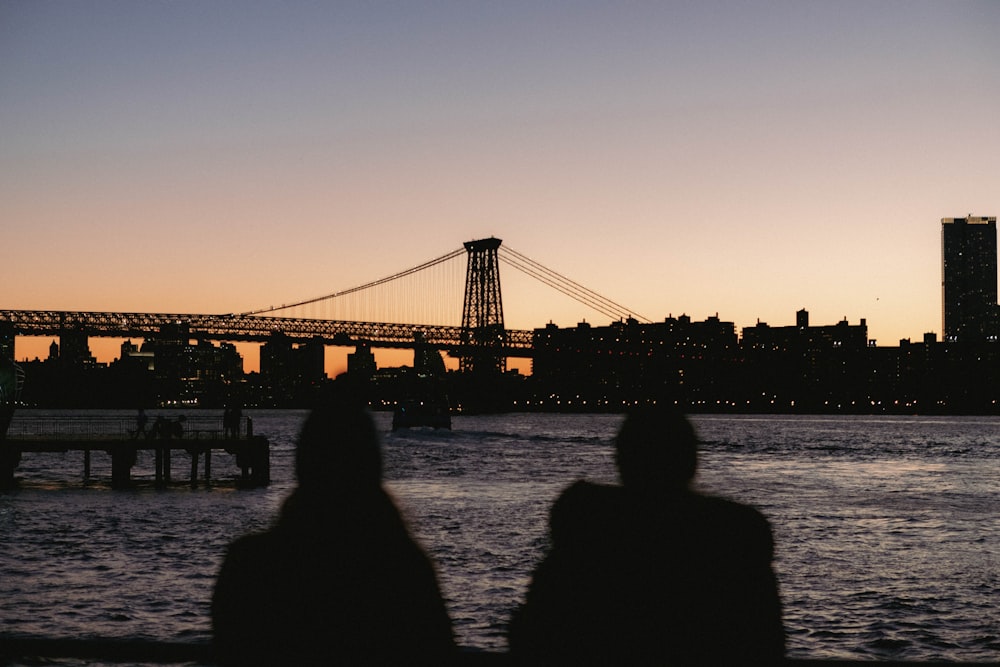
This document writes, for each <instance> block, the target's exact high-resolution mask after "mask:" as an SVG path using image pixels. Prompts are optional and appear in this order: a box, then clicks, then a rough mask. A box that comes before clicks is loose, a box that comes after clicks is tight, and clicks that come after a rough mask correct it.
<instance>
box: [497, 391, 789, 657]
mask: <svg viewBox="0 0 1000 667" xmlns="http://www.w3.org/2000/svg"><path fill="white" fill-rule="evenodd" d="M616 458H617V464H618V470H619V474H620V476H621V481H622V485H621V486H606V485H598V484H592V483H589V482H583V481H581V482H576V483H575V484H573V485H571V486H570V487H569V488H568V489H567V490H566V491H564V492H563V494H562V495H561V496H560V497H559V499H558V500H557V501H556V502H555V504H554V505H553V507H552V510H551V515H550V537H551V547H550V550H549V552H548V554H547V555H546V556H545V558H544V560H543V561H542V562H541V564H540V565H539V566H538V568H537V570H536V571H535V572H534V575H533V578H532V581H531V584H530V586H529V589H528V592H527V596H526V599H525V603H524V604H523V605H522V606H521V607H520V608H519V609H518V610H516V611H515V613H514V616H513V618H512V619H511V624H510V628H509V641H510V648H511V652H512V653H513V654H514V656H515V657H516V658H517V659H518V660H519V661H520V662H521V663H523V664H529V665H557V664H558V665H561V664H574V665H607V664H623V665H636V664H656V665H712V666H715V665H771V664H777V663H780V662H781V661H782V660H783V656H784V649H785V636H784V629H783V626H782V620H781V601H780V598H779V594H778V586H777V582H776V579H775V576H774V572H773V570H772V566H771V559H772V556H773V550H774V544H773V540H772V535H771V529H770V525H769V524H768V522H767V520H766V519H765V518H764V517H763V516H762V515H761V514H760V513H759V512H758V511H757V510H755V509H753V508H751V507H748V506H745V505H740V504H737V503H734V502H731V501H727V500H722V499H720V498H712V497H708V496H704V495H700V494H698V493H696V492H694V491H693V490H691V488H690V484H691V481H692V479H693V478H694V474H695V469H696V467H697V440H696V437H695V434H694V430H693V429H692V427H691V425H690V423H689V422H688V421H687V419H685V417H684V416H683V415H682V414H680V413H679V412H675V411H673V410H670V409H646V410H641V411H637V412H635V413H633V414H630V415H628V416H627V417H626V419H625V421H624V423H623V425H622V427H621V430H620V431H619V433H618V437H617V440H616Z"/></svg>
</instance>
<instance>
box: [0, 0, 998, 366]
mask: <svg viewBox="0 0 1000 667" xmlns="http://www.w3.org/2000/svg"><path fill="white" fill-rule="evenodd" d="M998 24H1000V6H998V5H996V3H992V2H968V3H962V4H945V3H935V2H885V3H878V4H875V5H872V4H871V3H862V2H847V3H837V4H836V5H832V4H829V3H791V2H789V3H783V2H758V3H735V2H714V3H699V4H696V5H687V4H681V3H665V4H655V5H637V6H631V7H628V8H621V7H619V6H617V5H612V4H602V3H586V2H585V3H573V4H560V3H553V4H547V5H543V6H537V5H535V4H534V3H532V4H527V3H517V2H515V3H504V5H503V6H494V5H490V6H464V5H452V4H445V3H418V4H413V5H407V6H405V7H395V8H390V7H388V6H376V5H369V4H363V5H357V6H350V5H341V4H335V5H332V6H326V5H312V4H307V3H303V4H299V5H295V6H293V7H288V6H286V5H280V4H276V3H268V2H252V3H229V2H220V3H213V4H212V5H210V6H205V5H203V4H201V3H194V2H186V1H180V2H172V3H135V4H122V3H112V2H82V3H34V2H20V1H11V2H6V3H4V4H3V5H2V6H0V58H3V62H4V63H5V65H4V68H2V70H0V121H2V127H4V130H3V131H2V140H3V142H4V151H2V153H0V221H2V225H3V229H4V233H5V237H6V243H5V245H6V247H8V248H10V249H13V251H12V252H9V253H8V256H7V258H6V262H5V289H4V299H3V300H4V303H3V304H2V305H3V306H4V307H5V308H14V309H57V310H63V309H64V310H102V311H106V310H112V311H140V312H177V313H183V312H204V313H211V312H234V311H235V312H239V311H243V310H249V309H253V308H257V307H261V306H265V305H267V304H271V303H283V302H289V301H293V300H296V299H300V298H309V297H312V296H314V295H316V294H322V293H329V292H333V291H336V290H339V289H344V288H346V287H350V286H354V285H358V284H362V283H364V282H366V281H369V280H373V279H377V278H379V277H381V276H386V275H390V274H392V273H393V272H395V271H398V270H401V269H402V268H404V267H406V266H412V265H413V263H415V262H418V261H421V260H424V259H427V258H430V257H436V256H439V255H440V254H442V253H443V252H447V251H448V250H449V249H451V248H455V247H458V246H459V245H460V244H461V243H462V242H464V241H468V240H471V239H476V238H485V237H488V236H496V237H498V238H502V239H504V242H505V243H507V244H510V245H511V246H513V247H515V248H518V249H520V250H522V251H524V252H526V253H527V254H528V255H530V256H531V257H533V258H535V259H537V260H539V261H540V262H542V263H543V264H545V265H546V266H550V267H552V268H554V269H556V270H558V271H560V272H561V273H563V274H564V275H567V276H570V277H572V278H573V279H575V280H578V281H580V282H582V283H584V284H585V285H587V286H588V287H591V288H593V289H595V290H596V291H598V292H600V293H602V294H605V295H606V296H608V297H609V298H612V299H614V300H615V301H618V302H620V303H624V304H626V305H628V306H629V307H630V308H634V309H635V310H636V311H637V312H640V313H642V314H644V315H645V316H647V317H649V318H651V319H653V320H659V319H662V318H664V317H666V316H668V315H674V316H677V315H680V314H682V313H684V314H687V315H689V316H691V317H692V318H694V319H696V320H701V319H704V318H705V317H708V316H711V315H714V314H715V313H718V314H719V315H720V317H722V318H724V319H726V320H729V321H733V322H735V323H736V324H737V326H739V327H741V328H742V327H744V326H751V325H753V324H754V323H755V322H756V321H757V320H758V319H759V320H761V321H765V322H768V323H770V324H773V325H777V326H780V325H785V324H788V323H790V322H792V321H794V313H795V312H796V311H797V310H799V309H800V308H806V309H808V310H809V311H810V313H811V314H812V318H813V320H814V321H816V322H824V323H835V322H838V321H840V320H842V319H843V318H847V319H848V320H850V321H851V322H857V321H859V320H861V319H865V320H866V321H867V322H868V325H869V328H870V336H871V337H872V338H875V339H877V340H878V342H879V344H880V345H895V344H897V342H898V340H899V339H901V338H919V337H920V336H922V335H923V334H924V333H926V332H934V333H937V334H938V335H939V336H940V335H941V334H942V331H941V307H942V306H941V256H940V232H939V231H938V225H939V221H940V220H941V219H942V218H948V217H958V216H965V215H966V214H972V215H983V216H992V215H996V212H997V211H998V210H1000V188H998V187H997V183H1000V166H998V165H997V164H996V161H995V160H991V159H990V158H989V156H991V155H994V154H996V153H997V152H998V150H1000V129H998V127H997V125H996V123H995V122H994V120H993V118H992V117H993V115H994V110H995V109H996V108H997V105H998V103H1000V86H996V85H995V84H996V70H995V63H996V62H998V61H1000V45H998V44H997V43H996V41H995V39H994V36H993V32H994V30H995V26H997V25H998ZM980 156H985V157H980ZM503 280H504V284H505V291H504V297H505V298H504V301H505V315H506V319H507V324H508V326H510V327H512V328H534V327H540V326H544V325H545V324H546V323H547V322H548V321H549V320H550V319H551V320H553V321H555V323H556V324H558V325H560V326H573V325H575V323H576V322H577V321H579V320H580V319H582V318H583V317H586V318H587V319H588V321H595V323H597V324H602V322H599V321H597V320H596V319H595V318H594V317H593V316H592V315H588V314H586V313H583V312H581V311H580V310H577V309H573V308H570V307H567V306H566V305H565V304H564V303H562V302H559V301H549V300H547V299H542V298H540V297H537V298H536V297H533V298H526V299H522V300H518V299H516V298H514V297H515V295H516V292H517V285H516V282H517V280H516V277H514V276H509V275H504V276H503ZM459 308H460V303H457V304H456V309H459ZM48 342H50V341H45V342H44V345H43V346H42V349H43V352H42V353H41V354H39V355H38V356H44V349H45V348H47V345H48ZM97 347H98V346H95V352H98V356H99V357H103V358H104V359H109V358H110V357H109V356H108V355H107V354H105V353H102V352H101V351H99V350H98V349H96V348H97ZM112 353H113V355H114V356H116V355H117V346H115V347H113V348H112ZM19 356H21V353H20V352H19ZM30 356H32V357H33V356H35V355H34V354H30ZM247 361H248V362H249V363H248V365H252V363H253V360H252V359H247Z"/></svg>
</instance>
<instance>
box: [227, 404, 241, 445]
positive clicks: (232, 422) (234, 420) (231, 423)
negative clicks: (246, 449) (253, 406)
mask: <svg viewBox="0 0 1000 667" xmlns="http://www.w3.org/2000/svg"><path fill="white" fill-rule="evenodd" d="M242 420H243V410H242V409H241V408H240V407H239V406H238V405H234V406H231V405H227V406H226V409H225V410H224V411H223V412H222V430H223V437H224V438H233V439H238V438H239V437H240V422H241V421H242Z"/></svg>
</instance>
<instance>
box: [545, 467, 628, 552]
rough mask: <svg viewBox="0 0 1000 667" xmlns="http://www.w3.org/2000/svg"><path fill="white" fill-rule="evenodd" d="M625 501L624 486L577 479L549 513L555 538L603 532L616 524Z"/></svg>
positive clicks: (569, 538)
mask: <svg viewBox="0 0 1000 667" xmlns="http://www.w3.org/2000/svg"><path fill="white" fill-rule="evenodd" d="M625 501H626V499H625V494H624V491H623V490H622V487H620V486H612V485H607V484H596V483H594V482H588V481H582V480H581V481H577V482H574V483H573V484H571V485H570V486H568V487H567V488H566V489H565V490H564V491H563V492H562V493H561V494H560V495H559V498H558V499H556V501H555V503H554V504H553V505H552V509H551V511H550V513H549V527H550V532H551V535H552V540H553V542H555V543H566V542H569V541H571V540H572V541H576V540H578V539H584V538H588V537H598V536H600V535H601V534H603V533H605V532H606V531H608V530H610V529H612V528H613V527H614V525H616V523H617V521H618V518H619V517H620V515H621V513H622V511H623V508H624V503H625Z"/></svg>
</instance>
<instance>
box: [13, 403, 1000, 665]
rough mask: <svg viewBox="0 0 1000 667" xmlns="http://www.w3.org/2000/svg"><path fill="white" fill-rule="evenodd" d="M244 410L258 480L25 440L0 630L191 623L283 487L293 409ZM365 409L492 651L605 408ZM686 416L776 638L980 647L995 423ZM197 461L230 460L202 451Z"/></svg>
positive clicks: (991, 594)
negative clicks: (550, 411)
mask: <svg viewBox="0 0 1000 667" xmlns="http://www.w3.org/2000/svg"><path fill="white" fill-rule="evenodd" d="M51 414H56V415H58V414H66V413H51ZM115 414H117V413H115ZM128 414H129V415H130V413H128ZM248 414H250V415H251V416H252V417H253V419H254V425H255V431H256V432H257V433H259V434H263V435H266V436H267V437H268V438H270V440H271V445H272V449H271V451H272V476H273V479H274V483H273V484H272V485H271V486H269V487H268V488H266V489H254V490H236V489H235V488H234V486H233V485H226V484H217V485H215V486H214V487H212V488H210V489H206V488H198V489H190V488H188V487H187V486H186V485H184V484H178V485H176V486H174V487H171V488H170V489H166V490H156V489H153V488H152V487H151V486H140V488H138V489H137V490H134V491H125V492H120V491H111V490H109V489H108V488H107V483H106V482H107V480H109V478H110V468H108V470H106V471H103V472H102V471H101V470H102V469H100V468H98V466H97V465H96V464H97V458H98V457H96V456H95V466H94V472H93V474H94V475H96V476H97V477H98V478H99V479H98V481H97V483H95V484H92V485H90V486H87V487H84V486H83V485H82V484H81V483H80V476H81V462H80V461H79V460H78V457H74V456H72V455H61V454H53V455H44V456H43V455H38V456H37V457H36V456H30V457H29V456H25V460H24V462H23V464H22V466H21V468H20V469H19V470H18V476H19V477H21V478H23V480H24V485H23V487H22V489H21V490H18V491H14V492H11V493H7V494H3V495H0V535H2V536H3V543H4V548H3V549H0V572H3V576H2V577H0V599H3V600H4V611H3V614H2V617H0V631H3V632H13V631H17V632H28V633H37V634H43V635H48V636H53V637H88V636H95V637H96V636H104V637H120V638H129V637H142V638H152V639H165V640H192V641H193V640H206V639H207V638H208V637H209V632H210V629H209V620H208V600H209V597H210V595H211V589H212V585H213V583H214V576H215V573H216V571H217V568H218V566H219V564H220V561H221V557H222V554H223V551H224V549H225V546H226V545H227V544H228V542H229V541H230V540H232V539H233V538H234V537H236V536H238V535H240V534H243V533H245V532H247V531H251V530H257V529H260V528H263V527H264V526H266V525H268V524H269V523H270V521H271V520H272V518H273V517H274V515H275V513H276V512H277V510H278V508H279V506H280V504H281V502H282V500H283V499H284V497H285V496H286V495H287V493H288V492H289V490H290V489H291V488H292V486H293V485H294V479H293V475H292V470H293V462H294V442H295V437H296V433H297V431H298V428H299V425H300V424H301V421H302V419H303V418H304V416H305V413H304V412H301V411H249V412H248ZM151 417H155V414H151ZM376 418H377V421H378V423H379V424H380V427H381V430H382V433H383V448H384V456H385V470H386V478H387V480H388V481H387V485H388V487H389V489H390V491H391V492H392V493H393V495H394V496H395V497H396V498H397V499H398V501H399V503H400V505H401V506H402V508H403V510H404V513H405V514H406V516H407V517H408V519H409V520H410V522H411V526H412V528H413V532H414V534H415V536H416V537H417V539H418V540H419V541H420V542H421V543H422V544H423V545H424V546H425V548H426V549H427V550H428V552H429V553H430V554H431V555H432V557H433V558H434V560H435V562H436V563H437V566H438V571H439V575H440V578H441V584H442V588H443V590H444V593H445V595H446V597H447V598H448V603H449V609H450V611H451V614H452V618H453V620H454V622H455V626H456V631H457V633H458V635H459V639H460V641H461V642H462V643H463V644H465V645H468V646H475V647H481V648H490V649H501V648H504V647H505V640H504V627H505V623H506V619H507V618H508V616H509V614H510V611H511V609H512V608H513V606H514V605H515V604H516V603H517V602H518V601H519V600H520V599H521V596H523V594H524V590H525V587H526V585H527V581H528V577H529V576H530V573H531V570H532V569H533V568H534V565H535V563H536V562H537V560H538V558H539V557H540V555H541V553H542V551H543V550H544V548H545V544H546V537H545V528H546V520H547V514H548V509H549V505H550V504H551V502H552V501H553V500H554V499H555V497H556V496H557V495H558V493H559V492H560V491H561V490H562V488H563V487H564V486H566V485H567V484H569V483H570V482H571V481H573V480H574V479H577V478H580V477H586V478H589V479H592V480H597V481H613V480H614V479H615V471H614V462H613V457H612V454H611V443H612V439H613V437H614V433H615V431H616V429H617V427H618V424H619V423H620V417H619V416H615V415H534V414H533V415H495V416H480V417H471V416H458V417H456V418H455V420H454V422H453V431H451V432H440V431H439V432H434V431H426V430H413V431H398V432H396V433H392V432H390V429H389V421H390V415H388V414H384V413H383V414H378V415H376ZM694 422H695V425H696V427H697V428H698V431H699V434H700V436H701V437H702V440H703V441H704V446H703V451H702V465H701V469H700V473H699V476H698V479H697V483H698V485H699V486H700V487H701V488H702V489H704V490H706V491H708V492H711V493H716V494H720V495H725V496H728V497H731V498H734V499H736V500H739V501H742V502H748V503H751V504H753V505H755V506H757V507H758V508H760V509H761V510H762V511H763V512H764V513H765V514H766V515H767V516H768V518H769V519H770V520H771V522H772V525H773V526H774V530H775V536H776V539H777V560H776V569H777V572H778V575H779V580H780V583H781V589H782V594H783V598H784V602H785V620H786V626H787V629H788V633H789V650H790V653H791V654H792V655H794V656H796V657H810V658H862V659H906V660H965V661H976V660H995V659H996V656H997V654H998V652H1000V638H998V628H1000V612H998V605H997V604H996V602H997V600H1000V567H998V563H1000V528H998V526H997V522H996V518H995V509H994V506H995V494H996V489H997V488H1000V465H998V464H1000V444H998V437H1000V436H998V434H1000V429H998V427H1000V419H995V418H984V417H976V418H941V419H928V418H905V417H899V418H857V417H851V418H836V417H833V418H831V417H822V418H810V417H805V418H802V417H767V416H755V417H741V416H736V417H731V416H698V417H695V418H694ZM213 470H214V471H215V473H216V474H217V475H221V474H224V473H223V472H222V471H223V470H229V468H226V467H225V464H224V463H223V462H222V460H221V459H220V460H216V459H213ZM234 472H235V471H234Z"/></svg>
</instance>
